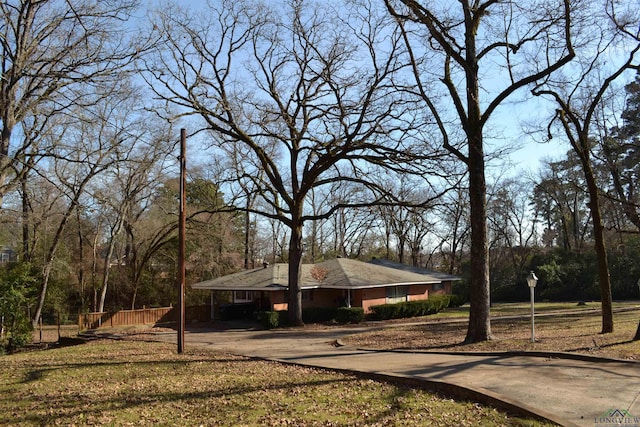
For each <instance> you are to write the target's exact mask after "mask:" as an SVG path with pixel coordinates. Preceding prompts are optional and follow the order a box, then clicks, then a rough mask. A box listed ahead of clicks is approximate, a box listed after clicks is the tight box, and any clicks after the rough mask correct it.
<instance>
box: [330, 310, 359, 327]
mask: <svg viewBox="0 0 640 427" xmlns="http://www.w3.org/2000/svg"><path fill="white" fill-rule="evenodd" d="M335 320H336V322H338V323H343V324H344V323H360V322H362V321H363V320H364V309H363V308H362V307H340V308H338V309H337V310H336V311H335Z"/></svg>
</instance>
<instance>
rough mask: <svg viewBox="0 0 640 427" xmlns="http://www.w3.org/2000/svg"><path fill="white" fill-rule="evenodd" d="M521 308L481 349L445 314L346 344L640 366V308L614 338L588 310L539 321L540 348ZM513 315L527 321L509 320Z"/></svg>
mask: <svg viewBox="0 0 640 427" xmlns="http://www.w3.org/2000/svg"><path fill="white" fill-rule="evenodd" d="M520 307H521V306H520ZM520 307H516V308H512V309H511V310H504V309H503V310H502V311H500V310H497V311H498V313H501V314H502V316H500V317H495V318H493V319H492V322H491V328H492V333H493V335H494V339H493V340H491V341H487V342H482V343H475V344H462V342H463V341H464V339H465V335H466V331H467V322H466V320H458V321H452V318H451V317H447V314H446V313H443V315H441V316H440V317H439V320H438V321H433V322H429V321H427V319H423V320H425V321H426V323H423V324H420V325H413V326H403V325H402V324H401V323H395V324H389V325H387V326H388V327H386V328H383V329H381V330H376V331H372V332H365V333H362V334H357V335H352V336H350V337H349V338H347V339H345V340H343V341H345V343H346V344H348V345H353V346H358V347H366V348H375V349H422V350H442V351H523V350H524V351H560V352H575V353H584V354H589V355H593V356H602V357H613V358H621V359H631V360H640V341H631V339H632V338H633V336H634V335H635V332H636V328H637V327H638V321H639V320H640V308H636V309H635V310H633V311H624V312H617V313H615V314H614V332H613V333H610V334H600V333H599V332H600V330H601V316H600V313H599V312H597V311H593V310H589V308H593V306H592V307H580V308H578V309H576V310H571V313H573V314H568V313H567V312H565V313H562V314H549V315H545V316H543V317H537V318H536V321H535V329H536V330H535V337H536V342H534V343H532V342H531V322H530V318H528V317H527V316H526V309H525V311H524V312H523V309H522V308H520ZM556 308H557V307H556ZM542 311H544V310H542ZM459 312H460V311H458V313H459ZM514 313H517V314H521V315H524V317H520V318H512V317H510V316H509V315H512V314H514ZM452 317H453V318H455V317H459V316H457V315H454V316H452Z"/></svg>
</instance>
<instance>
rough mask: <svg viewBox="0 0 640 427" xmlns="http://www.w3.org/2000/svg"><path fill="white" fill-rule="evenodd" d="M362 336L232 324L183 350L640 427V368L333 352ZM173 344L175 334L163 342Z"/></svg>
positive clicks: (201, 335) (195, 333)
mask: <svg viewBox="0 0 640 427" xmlns="http://www.w3.org/2000/svg"><path fill="white" fill-rule="evenodd" d="M364 330H366V327H361V326H354V327H346V328H329V329H314V328H304V329H276V330H272V331H266V330H260V329H256V328H254V325H253V324H244V325H242V324H231V326H230V327H227V328H225V329H189V330H187V331H186V333H185V347H186V348H188V347H190V346H196V347H203V348H207V349H210V350H215V351H220V352H228V353H233V354H239V355H245V356H250V357H258V358H264V359H268V360H275V361H279V362H283V363H291V364H297V365H305V366H313V367H320V368H327V369H333V370H338V371H344V372H358V373H362V374H364V375H367V376H370V377H373V378H378V379H382V380H385V379H392V380H394V381H401V382H405V383H409V384H411V385H417V386H422V387H425V388H428V389H431V390H435V391H441V392H443V393H446V394H448V395H451V396H453V397H456V398H466V399H470V400H474V401H479V402H483V403H488V404H493V405H496V406H498V407H503V408H506V409H511V410H518V412H519V413H521V414H530V415H538V416H541V417H544V418H547V419H549V420H551V421H554V422H557V423H558V424H560V425H566V426H574V425H579V426H590V427H594V426H595V427H600V426H606V425H620V424H622V425H625V426H627V427H629V426H635V427H640V363H637V362H624V361H613V360H604V359H595V358H588V357H575V356H572V355H566V354H547V355H537V356H529V355H516V354H504V353H502V354H501V353H493V354H492V353H487V354H474V355H469V354H467V355H463V354H455V353H436V352H414V351H368V350H364V349H357V348H350V347H347V346H341V345H339V344H340V339H342V338H343V337H345V336H347V335H350V334H353V333H357V332H361V331H364ZM175 339H176V336H175V334H167V335H164V336H162V340H166V341H169V340H175ZM610 414H612V415H611V416H610Z"/></svg>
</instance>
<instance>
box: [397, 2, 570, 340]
mask: <svg viewBox="0 0 640 427" xmlns="http://www.w3.org/2000/svg"><path fill="white" fill-rule="evenodd" d="M574 3H575V2H571V1H569V0H564V1H555V2H548V1H544V2H543V1H533V2H527V3H526V4H524V3H522V2H517V1H498V0H485V1H480V0H458V1H457V2H455V3H454V4H452V3H449V2H435V3H434V2H426V1H416V0H385V4H386V5H387V8H388V9H389V11H390V12H391V14H392V15H393V16H394V17H395V18H396V19H397V21H398V23H399V25H400V27H401V28H402V31H403V35H404V38H405V41H406V44H407V46H408V47H409V48H410V50H411V57H412V66H413V67H414V74H415V77H416V83H417V90H416V95H417V96H419V97H420V98H421V99H422V100H423V102H424V104H425V106H426V107H427V108H428V109H429V111H430V112H431V114H433V116H435V117H436V122H437V124H438V126H439V127H440V133H441V138H442V141H443V145H444V147H445V148H446V149H447V150H449V151H450V152H451V153H452V154H453V155H454V156H455V157H456V158H457V159H458V160H459V161H461V162H462V163H464V164H465V165H466V168H467V171H468V174H469V201H470V209H471V301H470V302H471V308H470V313H469V328H468V331H467V336H466V339H465V341H466V342H477V341H484V340H488V339H491V325H490V316H489V306H490V304H489V302H490V297H489V252H488V238H487V205H486V179H485V160H486V153H485V151H486V147H485V142H484V139H485V134H486V131H487V124H488V122H489V119H490V118H491V116H492V115H493V114H494V112H495V111H496V109H497V108H498V107H499V106H500V105H501V104H502V103H503V102H504V101H505V100H506V99H507V98H508V97H509V96H510V95H512V94H513V93H514V92H516V91H517V90H518V89H521V88H523V87H526V86H527V85H530V84H531V83H533V82H536V81H538V80H540V79H541V78H543V77H545V76H547V75H549V74H551V73H552V72H553V71H555V70H557V69H559V68H561V67H562V66H563V65H565V64H567V63H568V62H569V61H570V60H571V59H572V58H573V56H574V52H573V47H572V44H571V39H570V33H569V30H570V28H571V24H572V23H571V15H570V14H571V10H572V8H576V7H579V5H576V4H574ZM436 81H437V82H439V83H441V84H443V89H444V93H443V92H437V91H436V90H435V88H434V86H435V85H434V84H433V83H434V82H436ZM443 100H446V101H447V102H448V104H445V103H442V101H443ZM452 109H453V112H452ZM455 127H460V128H462V130H463V132H464V140H463V142H464V143H463V144H460V143H458V141H455V140H454V139H452V137H453V136H454V135H452V129H453V128H455ZM463 146H466V153H464V152H463V150H464V147H463Z"/></svg>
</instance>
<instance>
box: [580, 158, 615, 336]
mask: <svg viewBox="0 0 640 427" xmlns="http://www.w3.org/2000/svg"><path fill="white" fill-rule="evenodd" d="M583 163H584V164H583V167H584V174H585V178H586V181H587V188H588V190H589V198H590V200H589V210H590V211H591V220H592V222H593V237H594V239H595V249H596V256H597V259H598V281H599V282H600V301H601V306H602V331H601V333H603V334H606V333H610V332H613V309H612V298H611V277H610V275H609V261H608V259H607V247H606V243H605V241H604V226H603V225H602V213H601V212H600V199H599V198H598V186H597V184H596V179H595V177H594V175H593V170H592V169H591V165H590V163H589V162H583Z"/></svg>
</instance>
